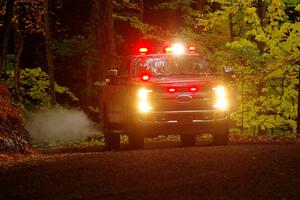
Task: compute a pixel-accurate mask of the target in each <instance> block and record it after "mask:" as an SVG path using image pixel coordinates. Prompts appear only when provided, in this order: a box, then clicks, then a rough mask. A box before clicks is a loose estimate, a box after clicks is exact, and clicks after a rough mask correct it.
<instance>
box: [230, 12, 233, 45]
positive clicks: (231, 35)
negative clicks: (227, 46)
mask: <svg viewBox="0 0 300 200" xmlns="http://www.w3.org/2000/svg"><path fill="white" fill-rule="evenodd" d="M229 31H230V40H231V42H233V38H234V33H233V21H232V14H231V13H229Z"/></svg>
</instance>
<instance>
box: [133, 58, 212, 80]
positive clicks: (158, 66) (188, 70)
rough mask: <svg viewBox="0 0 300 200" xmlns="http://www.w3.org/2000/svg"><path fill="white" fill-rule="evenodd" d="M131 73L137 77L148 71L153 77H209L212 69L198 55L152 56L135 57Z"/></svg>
mask: <svg viewBox="0 0 300 200" xmlns="http://www.w3.org/2000/svg"><path fill="white" fill-rule="evenodd" d="M132 64H133V70H134V71H133V72H134V74H135V75H138V74H139V73H140V72H141V71H148V72H150V73H152V74H153V75H154V76H167V75H210V74H212V72H213V71H212V68H211V67H210V66H209V64H208V63H207V61H206V60H205V59H204V58H203V57H201V56H199V55H180V56H178V55H177V56H176V55H154V56H141V57H135V58H133V61H132Z"/></svg>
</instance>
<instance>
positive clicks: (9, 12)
mask: <svg viewBox="0 0 300 200" xmlns="http://www.w3.org/2000/svg"><path fill="white" fill-rule="evenodd" d="M14 2H15V0H7V3H6V11H5V16H4V33H3V40H2V53H1V58H0V81H1V79H2V78H3V74H5V70H6V63H7V54H8V42H9V35H10V30H11V19H12V17H13V11H14V9H13V8H14Z"/></svg>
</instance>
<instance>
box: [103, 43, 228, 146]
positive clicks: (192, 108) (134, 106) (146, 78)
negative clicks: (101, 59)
mask: <svg viewBox="0 0 300 200" xmlns="http://www.w3.org/2000/svg"><path fill="white" fill-rule="evenodd" d="M161 52H162V53H161ZM226 73H231V70H230V68H228V67H227V68H226V70H224V74H226ZM224 77H230V76H226V75H225V76H218V75H217V70H216V69H215V68H214V67H213V66H211V65H210V64H209V63H208V61H207V60H206V59H205V58H204V57H203V56H202V55H201V54H199V53H197V52H196V51H195V48H194V47H185V46H183V45H181V44H174V45H173V46H170V47H166V48H164V51H159V52H158V53H157V52H150V51H149V49H148V48H145V47H142V48H139V53H138V54H135V55H131V56H128V58H127V59H126V60H125V61H124V64H123V65H122V67H121V69H119V70H117V69H111V70H109V71H108V72H107V79H106V80H107V85H106V86H104V87H103V89H102V92H101V95H100V111H101V118H102V120H103V127H104V136H105V144H106V147H107V149H119V148H120V135H121V134H126V135H128V140H129V146H130V148H132V149H140V148H143V147H144V138H145V137H156V136H158V135H177V134H178V135H180V139H181V143H182V145H183V146H192V145H195V143H196V136H197V135H199V134H212V136H213V144H214V145H226V144H228V129H229V128H228V121H229V117H228V112H229V107H230V102H229V98H228V96H229V94H228V91H227V88H226V82H227V81H226V78H224Z"/></svg>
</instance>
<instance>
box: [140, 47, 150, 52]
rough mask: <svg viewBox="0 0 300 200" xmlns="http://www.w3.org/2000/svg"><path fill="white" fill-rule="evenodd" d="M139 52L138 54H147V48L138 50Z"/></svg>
mask: <svg viewBox="0 0 300 200" xmlns="http://www.w3.org/2000/svg"><path fill="white" fill-rule="evenodd" d="M139 52H140V53H147V52H148V48H146V47H142V48H139Z"/></svg>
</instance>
